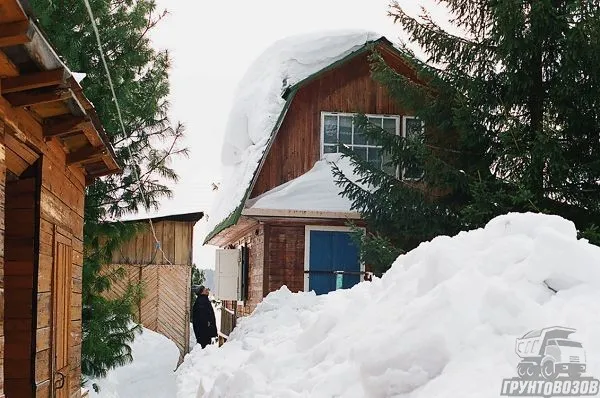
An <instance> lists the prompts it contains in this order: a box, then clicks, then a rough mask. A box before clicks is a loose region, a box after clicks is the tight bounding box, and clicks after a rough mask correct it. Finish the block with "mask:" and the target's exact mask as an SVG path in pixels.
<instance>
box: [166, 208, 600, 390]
mask: <svg viewBox="0 0 600 398" xmlns="http://www.w3.org/2000/svg"><path fill="white" fill-rule="evenodd" d="M546 284H549V285H550V286H551V287H552V288H553V289H555V290H558V293H556V294H555V293H553V292H552V291H551V290H550V289H549V288H548V287H547V286H546ZM238 325H239V326H238V328H237V329H236V330H235V331H234V333H232V335H231V340H230V342H228V343H226V344H225V345H224V346H223V347H222V348H221V349H217V348H214V347H212V348H211V349H208V350H205V351H202V350H195V351H194V352H193V353H192V354H191V355H188V357H187V358H186V359H185V362H184V364H183V365H182V366H181V367H180V370H178V372H177V391H178V394H177V397H179V398H192V397H196V396H198V397H212V398H215V397H255V396H262V397H267V396H268V397H334V396H336V397H390V396H398V397H410V398H436V397H452V398H454V397H461V398H486V397H498V396H499V393H500V388H501V383H502V379H503V378H511V377H515V376H516V365H517V363H518V362H519V358H518V357H517V356H516V354H515V351H514V349H515V338H517V337H521V336H523V335H524V334H525V333H527V332H529V331H530V330H533V329H540V328H544V327H550V326H565V327H572V328H575V329H577V330H578V332H577V334H575V335H573V336H572V337H573V339H574V340H577V341H580V342H581V343H582V344H583V347H584V349H585V350H586V352H587V353H588V355H587V356H588V361H587V365H588V370H587V373H588V375H591V376H595V377H600V339H598V336H600V248H598V247H596V246H593V245H590V244H589V243H587V241H585V240H577V238H576V230H575V226H574V225H573V223H571V222H569V221H566V220H564V219H562V218H560V217H556V216H546V215H538V214H531V213H529V214H509V215H505V216H501V217H498V218H496V219H494V220H492V221H491V222H490V223H489V224H488V225H487V226H486V227H485V228H483V229H479V230H474V231H470V232H462V233H460V234H458V235H457V236H455V237H452V238H451V237H445V236H442V237H438V238H435V239H434V240H432V241H431V242H427V243H423V244H421V245H420V246H419V247H418V248H417V249H415V250H413V251H411V252H410V253H408V254H406V255H403V256H400V257H399V258H398V260H397V261H396V262H395V264H394V265H393V267H392V268H391V269H390V271H388V272H387V273H386V274H385V275H384V276H383V277H382V278H381V279H374V281H373V282H370V283H369V282H363V283H361V284H358V285H356V286H355V287H353V288H352V289H350V290H344V291H336V292H333V293H330V294H328V295H324V296H319V297H317V296H315V295H314V294H312V293H296V294H293V293H291V292H289V290H287V289H286V288H282V289H281V290H279V291H277V292H274V293H271V294H270V295H269V296H268V297H267V298H266V299H265V300H264V301H263V303H262V304H261V305H260V306H259V307H258V308H257V309H256V311H255V312H254V314H253V315H252V316H250V317H248V318H245V319H242V320H241V321H240V322H239V324H238Z"/></svg>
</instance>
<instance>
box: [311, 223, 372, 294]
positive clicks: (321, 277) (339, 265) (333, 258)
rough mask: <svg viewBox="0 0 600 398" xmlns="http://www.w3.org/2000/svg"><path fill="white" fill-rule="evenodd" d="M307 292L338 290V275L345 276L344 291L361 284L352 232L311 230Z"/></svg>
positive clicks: (320, 292) (318, 292)
mask: <svg viewBox="0 0 600 398" xmlns="http://www.w3.org/2000/svg"><path fill="white" fill-rule="evenodd" d="M309 233H310V249H309V250H310V251H309V270H308V275H309V277H308V290H309V291H310V290H314V291H315V293H317V294H326V293H329V292H331V291H333V290H336V278H337V274H336V272H339V271H341V272H342V275H343V282H342V288H343V289H347V288H350V287H352V286H354V285H356V284H357V283H358V282H360V262H359V256H358V248H357V247H356V244H355V243H354V242H353V241H352V238H351V237H350V233H349V232H341V231H309Z"/></svg>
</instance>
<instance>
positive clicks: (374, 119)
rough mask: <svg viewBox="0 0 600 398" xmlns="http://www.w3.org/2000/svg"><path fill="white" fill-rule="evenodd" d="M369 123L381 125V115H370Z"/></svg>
mask: <svg viewBox="0 0 600 398" xmlns="http://www.w3.org/2000/svg"><path fill="white" fill-rule="evenodd" d="M369 123H372V124H374V125H375V126H377V127H381V118H380V117H370V118H369Z"/></svg>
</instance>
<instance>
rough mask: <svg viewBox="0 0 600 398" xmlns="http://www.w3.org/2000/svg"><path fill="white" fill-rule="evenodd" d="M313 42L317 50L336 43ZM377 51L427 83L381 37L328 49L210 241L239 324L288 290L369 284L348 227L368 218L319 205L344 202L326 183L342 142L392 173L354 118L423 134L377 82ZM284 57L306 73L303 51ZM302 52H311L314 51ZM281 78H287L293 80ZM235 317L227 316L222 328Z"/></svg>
mask: <svg viewBox="0 0 600 398" xmlns="http://www.w3.org/2000/svg"><path fill="white" fill-rule="evenodd" d="M310 39H311V40H312V45H314V46H315V48H320V47H322V46H323V44H322V43H328V40H329V39H328V37H320V38H319V37H314V36H311V38H310ZM338 41H339V40H338ZM296 44H297V43H296ZM309 44H310V43H309ZM284 45H285V43H284ZM374 50H375V51H377V52H378V53H379V54H380V55H381V56H382V57H383V58H384V59H385V61H386V62H387V64H388V65H390V66H391V67H393V68H394V69H395V70H396V71H397V72H398V73H400V74H402V75H404V76H407V77H409V78H411V79H414V81H416V82H418V78H417V76H416V73H415V71H414V69H413V68H411V66H410V64H409V63H408V62H407V60H406V59H405V58H404V56H403V54H402V53H401V52H400V51H398V50H397V49H396V48H395V47H394V46H393V45H392V43H391V42H390V41H388V40H387V39H386V38H384V37H381V36H375V37H373V36H367V39H364V40H363V41H362V43H360V44H359V45H354V46H353V47H351V48H350V49H348V48H345V51H343V52H341V53H339V54H336V53H335V52H332V51H330V50H328V49H326V51H324V52H325V53H326V55H327V56H329V61H328V62H323V60H322V58H323V57H321V58H319V64H318V65H319V68H318V69H316V70H313V71H311V73H310V74H309V75H308V76H306V77H303V78H301V79H300V80H299V81H292V82H289V81H287V80H286V79H283V82H282V86H281V90H280V92H279V95H280V96H281V103H283V106H281V107H280V108H278V110H279V109H280V113H279V114H278V120H277V123H276V124H275V125H274V128H273V129H272V131H269V132H267V144H266V145H265V149H264V151H263V153H262V156H261V157H260V161H259V162H258V163H257V164H256V166H254V165H252V170H254V172H253V174H252V178H251V179H250V180H249V183H248V186H247V187H246V186H244V188H246V191H245V193H244V194H243V195H242V199H241V201H240V203H239V204H238V203H236V204H235V205H236V208H235V209H234V210H233V211H232V212H229V213H228V214H224V216H225V217H218V219H216V220H213V222H212V225H213V226H214V228H212V230H211V231H210V232H209V234H208V235H207V238H206V241H205V243H206V244H210V245H215V246H218V247H220V248H221V249H224V250H218V251H217V264H216V275H215V279H216V282H215V283H216V285H217V287H219V284H220V288H217V289H216V290H217V291H216V293H217V296H219V295H220V296H221V298H223V299H225V300H226V301H225V302H226V306H227V307H228V308H229V309H233V310H234V312H235V313H236V314H237V315H247V314H249V313H251V311H253V309H254V308H255V307H256V305H257V304H258V303H259V302H260V301H261V300H262V299H263V298H264V297H265V296H266V295H267V294H268V293H269V292H272V291H275V290H277V289H279V288H280V287H282V286H283V285H287V287H288V288H289V289H290V290H291V291H310V290H314V291H315V292H316V293H317V294H323V293H327V292H329V291H331V290H335V289H338V288H348V287H351V286H352V285H354V284H356V283H358V282H359V281H361V280H363V279H365V274H366V273H368V271H369V269H368V265H365V264H361V263H360V261H359V254H358V250H357V247H356V245H355V244H354V243H353V241H352V239H351V237H350V235H349V234H350V228H348V226H347V225H348V221H352V222H353V223H355V224H356V225H358V226H360V225H364V224H361V221H360V216H359V214H358V213H357V212H355V211H352V210H351V208H350V204H349V203H347V204H346V205H343V206H338V205H335V206H330V205H328V203H329V202H328V201H327V200H325V201H322V202H323V203H324V205H323V206H321V205H319V202H318V201H314V200H313V196H316V197H319V196H322V195H324V194H325V193H327V194H330V195H331V196H333V197H332V198H331V203H334V204H335V203H338V202H336V200H340V199H339V198H337V199H336V198H335V197H336V196H338V197H339V191H340V189H339V188H338V189H337V190H335V191H332V189H334V188H332V187H335V184H334V182H333V181H332V176H331V174H329V176H328V177H327V178H329V181H326V182H324V181H321V182H323V183H324V185H323V184H321V182H319V181H317V180H318V179H319V178H322V177H323V176H325V175H326V174H327V173H325V174H324V172H323V168H324V167H325V168H327V169H330V168H331V166H330V165H329V164H324V160H325V159H326V158H327V157H328V156H331V154H334V153H336V152H338V146H337V145H338V144H339V143H340V142H341V143H344V144H346V145H348V146H349V147H351V148H353V149H354V150H355V151H358V152H360V153H361V154H362V156H363V158H364V159H365V160H368V161H371V162H374V163H376V164H378V165H381V167H384V165H385V164H386V162H385V161H384V159H383V156H384V154H383V153H382V151H381V148H380V147H377V146H376V145H370V144H369V143H368V142H366V140H365V139H364V137H363V136H361V134H360V132H359V131H358V130H357V129H355V128H354V123H353V116H354V115H355V114H357V113H362V114H366V115H368V116H369V117H370V120H371V122H373V123H376V124H379V125H380V126H381V127H382V128H384V129H386V130H388V131H389V132H390V133H392V134H400V135H404V136H406V135H407V134H410V133H411V132H412V133H415V132H418V133H419V134H421V133H423V131H424V127H423V125H422V123H421V122H420V121H419V120H418V119H416V118H415V117H414V116H413V115H412V114H411V112H410V111H407V110H405V109H402V108H401V107H400V106H399V105H398V104H397V103H396V102H395V101H394V100H393V99H392V98H391V97H390V95H389V94H388V93H387V92H386V90H385V88H384V87H383V86H381V85H380V84H379V83H377V82H376V81H374V80H373V79H372V77H371V71H370V60H369V56H370V54H371V53H372V51H374ZM284 51H287V53H286V54H289V58H286V59H285V60H283V61H282V62H280V63H281V64H284V65H285V64H291V65H293V66H294V67H296V65H297V64H305V63H302V62H301V61H296V55H295V54H294V47H292V46H290V45H288V46H287V49H285V48H284ZM302 51H304V52H306V51H307V50H306V43H304V49H303V50H302ZM319 51H322V50H319ZM302 54H303V53H301V54H300V56H302ZM288 59H289V60H288ZM259 62H260V61H259ZM267 63H268V60H267V61H265V63H264V64H262V67H263V68H264V67H266V66H265V65H266V64H267ZM281 75H283V76H288V74H287V72H284V73H282V74H281ZM281 75H277V76H276V78H278V77H279V76H281ZM419 83H420V82H419ZM257 106H258V105H257ZM232 116H233V117H235V116H236V115H232ZM258 145H259V144H255V145H254V147H253V148H255V147H257V146H258ZM340 162H341V161H340ZM242 171H243V170H242ZM390 172H392V173H396V172H397V171H390ZM398 178H408V176H407V175H405V174H402V175H399V176H398ZM223 184H226V182H225V181H224V182H223ZM319 184H321V185H319ZM327 184H329V185H327ZM292 191H295V193H292ZM324 191H327V192H325V193H324ZM294 196H295V197H296V200H294ZM218 200H227V198H226V197H222V198H219V199H218ZM209 217H214V214H210V213H209ZM209 221H210V220H209ZM236 251H237V252H239V254H236ZM236 262H237V263H238V264H239V265H238V266H237V267H238V269H239V271H237V270H235V268H236V265H235V263H236ZM232 284H233V285H236V286H237V294H233V293H230V292H231V291H232V290H235V289H232V288H230V285H232ZM224 291H226V293H223V292H224ZM234 296H235V297H234ZM226 318H227V313H223V318H222V319H226ZM228 322H230V321H228Z"/></svg>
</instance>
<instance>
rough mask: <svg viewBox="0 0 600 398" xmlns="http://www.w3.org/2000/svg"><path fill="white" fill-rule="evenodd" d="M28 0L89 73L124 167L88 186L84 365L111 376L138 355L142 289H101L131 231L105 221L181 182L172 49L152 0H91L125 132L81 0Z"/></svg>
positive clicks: (68, 57)
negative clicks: (159, 43) (160, 44)
mask: <svg viewBox="0 0 600 398" xmlns="http://www.w3.org/2000/svg"><path fill="white" fill-rule="evenodd" d="M30 3H31V6H32V8H33V10H34V13H35V15H36V16H37V17H38V18H39V23H40V24H41V26H42V28H43V29H44V31H45V33H46V35H47V36H49V39H50V41H51V42H52V43H53V45H54V46H55V47H56V48H57V50H58V53H59V54H61V56H63V57H64V60H65V62H66V64H67V65H68V66H69V68H70V69H71V70H73V71H76V72H83V73H86V75H87V76H86V78H85V79H84V80H83V81H82V86H83V89H84V92H85V94H86V96H87V97H88V98H89V99H90V100H91V102H92V103H93V104H94V106H95V108H96V111H97V113H98V116H99V118H100V120H101V121H102V123H103V126H104V128H105V130H106V132H107V133H108V135H109V137H110V139H111V142H112V144H113V146H114V147H115V151H116V154H117V158H118V161H119V163H120V164H121V166H122V167H123V172H122V173H121V174H117V175H113V176H107V177H103V178H102V179H98V180H96V181H95V182H94V183H93V184H92V185H90V186H89V187H87V189H86V201H85V220H84V221H85V227H84V251H85V253H84V268H83V288H82V291H83V293H82V295H83V314H82V328H83V343H82V371H83V373H84V374H85V375H86V376H91V377H97V376H104V375H105V374H106V372H107V371H108V370H109V369H111V368H113V367H115V366H120V365H123V364H124V363H127V362H128V361H130V360H131V355H130V347H129V343H130V342H131V341H132V340H133V338H134V335H135V332H136V331H137V330H138V329H139V327H138V326H136V325H134V324H132V323H131V322H132V321H133V319H134V318H133V308H134V304H135V302H136V300H137V297H139V291H138V289H137V288H136V287H135V286H132V287H131V289H130V290H129V291H128V292H126V294H125V295H124V296H123V297H120V298H115V299H111V300H109V299H107V298H106V297H105V296H104V293H105V292H106V291H107V290H108V289H109V288H110V285H111V283H112V282H114V281H115V280H116V279H118V278H119V277H121V276H122V272H119V271H116V272H114V273H112V274H109V275H106V274H103V273H102V272H101V269H102V267H103V265H105V264H106V263H107V262H108V261H110V250H111V249H112V248H115V247H116V246H117V245H118V244H120V243H123V242H124V241H125V240H126V239H127V238H128V237H129V236H130V235H131V231H130V230H129V228H130V227H129V226H127V225H125V224H113V225H112V226H110V227H108V226H107V225H106V224H104V223H103V222H104V221H105V220H107V219H114V218H118V217H121V216H123V215H125V214H128V213H135V212H137V211H138V210H140V209H145V208H156V207H157V206H158V201H159V200H160V198H162V197H168V196H170V195H171V191H170V190H169V188H168V186H167V185H166V184H168V183H169V182H173V181H176V180H177V174H176V173H175V171H174V170H173V169H172V168H171V167H170V159H171V158H172V157H173V156H174V155H177V154H183V155H185V154H186V150H185V149H182V148H179V147H178V145H177V142H178V140H180V138H181V137H182V136H183V127H182V126H181V125H179V124H173V123H172V122H171V121H170V120H169V118H168V110H169V103H168V101H167V96H168V94H169V80H168V72H169V66H170V58H169V54H168V52H167V51H160V52H159V51H156V50H155V49H153V48H152V46H151V43H150V40H149V37H148V35H149V32H151V31H152V29H153V28H154V27H155V26H156V24H157V23H159V22H160V20H161V19H162V18H163V17H164V16H165V11H158V10H157V8H156V4H155V2H154V0H126V1H122V0H90V5H91V8H92V10H93V12H94V16H95V19H96V23H97V25H98V29H99V31H100V37H101V40H102V42H103V49H104V52H105V56H106V59H107V63H108V66H109V69H110V73H111V77H112V80H113V82H114V83H115V91H116V96H117V99H118V101H119V104H120V107H121V112H122V115H123V124H124V127H125V131H122V129H121V125H120V121H119V119H118V116H117V109H116V107H115V103H114V101H113V99H112V94H111V91H110V87H109V85H108V82H107V78H106V73H105V70H104V66H103V65H102V62H101V59H100V54H99V49H98V46H97V43H96V37H95V35H94V32H93V29H92V25H91V23H90V18H89V16H88V13H87V11H86V7H85V4H84V2H83V1H82V0H62V1H47V0H32V1H31V2H30ZM134 171H137V176H139V178H140V182H138V179H137V176H136V173H135V172H134ZM140 185H141V187H142V188H143V193H144V197H145V201H144V199H143V198H142V190H141V189H140Z"/></svg>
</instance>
